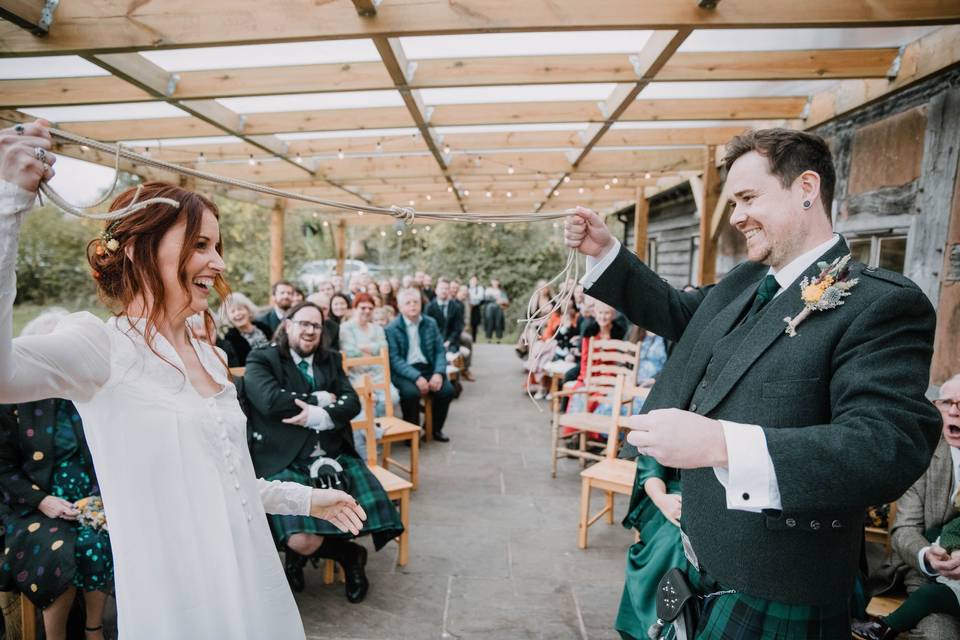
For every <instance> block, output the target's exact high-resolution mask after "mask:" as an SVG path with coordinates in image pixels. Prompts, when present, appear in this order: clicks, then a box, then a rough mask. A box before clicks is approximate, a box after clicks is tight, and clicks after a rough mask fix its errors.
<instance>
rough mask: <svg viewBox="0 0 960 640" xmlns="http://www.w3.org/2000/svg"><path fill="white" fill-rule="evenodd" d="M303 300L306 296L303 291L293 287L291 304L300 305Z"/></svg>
mask: <svg viewBox="0 0 960 640" xmlns="http://www.w3.org/2000/svg"><path fill="white" fill-rule="evenodd" d="M304 299H306V294H304V293H303V289H301V288H300V287H294V289H293V300H292V304H300V303H301V302H303V301H304ZM291 306H292V305H291Z"/></svg>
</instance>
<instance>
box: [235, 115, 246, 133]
mask: <svg viewBox="0 0 960 640" xmlns="http://www.w3.org/2000/svg"><path fill="white" fill-rule="evenodd" d="M246 128H247V116H245V115H242V114H241V115H240V118H239V120H238V122H237V133H243V130H244V129H246Z"/></svg>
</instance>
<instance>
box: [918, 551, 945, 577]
mask: <svg viewBox="0 0 960 640" xmlns="http://www.w3.org/2000/svg"><path fill="white" fill-rule="evenodd" d="M929 548H930V545H927V546H926V547H924V548H923V549H920V552H919V553H917V566H919V567H920V572H921V573H922V574H923V575H925V576H930V577H931V578H936V577H937V576H939V575H940V574H939V573H937V572H936V571H933V570H931V569H930V567H928V566H927V559H926V557H925V556H926V555H927V549H929Z"/></svg>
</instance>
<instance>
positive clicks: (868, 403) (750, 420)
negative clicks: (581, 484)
mask: <svg viewBox="0 0 960 640" xmlns="http://www.w3.org/2000/svg"><path fill="white" fill-rule="evenodd" d="M847 252H848V249H847V246H846V243H844V242H843V240H842V239H841V240H840V241H839V242H838V243H837V244H836V245H834V246H833V247H832V248H831V249H830V250H828V251H827V252H826V253H825V254H824V256H823V257H822V258H821V259H820V260H823V261H828V262H829V261H832V260H833V259H834V258H837V257H839V256H842V255H844V254H846V253H847ZM818 262H819V261H818ZM850 267H851V277H859V279H860V282H859V284H857V285H856V286H854V287H853V289H851V295H850V296H849V297H847V298H845V299H844V304H843V305H842V306H840V307H837V308H835V309H831V310H828V311H822V312H816V313H814V314H813V315H811V316H810V317H809V318H807V319H806V321H804V322H803V323H802V324H800V325H799V327H798V335H797V336H795V337H788V336H787V335H786V334H785V333H784V329H785V327H786V324H785V323H784V318H785V317H788V316H789V317H793V316H795V315H796V314H797V313H799V312H800V310H801V309H802V308H803V302H802V301H801V298H800V286H799V282H800V279H801V278H802V277H803V276H801V278H798V280H797V281H796V282H795V283H793V284H792V285H790V286H789V287H788V288H787V289H786V290H785V291H783V293H781V295H779V296H778V297H777V298H775V299H774V300H772V301H771V302H770V303H768V304H767V305H766V307H764V309H763V310H762V311H761V312H760V313H759V315H758V316H756V317H755V318H753V319H752V320H750V321H748V322H746V323H745V324H739V322H740V319H741V317H742V316H743V315H744V312H745V311H746V309H747V308H748V307H749V306H750V304H751V302H752V300H753V296H754V293H755V291H756V289H757V286H758V284H759V282H760V280H761V279H762V278H763V277H764V275H766V273H767V267H766V266H763V265H760V264H756V263H749V262H748V263H744V264H741V265H739V266H738V267H736V268H734V269H733V270H732V271H730V273H728V274H727V275H726V277H724V279H723V281H722V282H721V283H720V284H718V285H716V286H711V287H706V288H703V289H699V290H696V291H691V292H688V293H682V292H680V291H677V290H676V289H674V288H673V287H671V286H669V285H668V284H667V283H666V282H665V281H663V280H662V279H661V278H659V277H658V276H657V275H656V274H655V273H654V272H653V271H651V270H650V269H648V268H647V267H646V266H645V265H643V263H641V262H640V261H639V260H638V259H637V258H636V257H635V256H634V255H633V254H631V253H630V252H628V251H627V250H625V249H621V250H620V253H619V255H618V256H617V257H616V259H615V260H614V262H613V263H612V264H611V265H610V266H609V267H608V268H607V269H606V270H605V271H604V273H603V274H602V275H601V277H600V278H599V279H598V280H597V282H596V283H595V284H594V285H593V286H592V287H591V288H590V290H589V291H587V293H588V294H589V295H591V296H593V297H596V298H599V299H600V300H603V301H604V302H607V303H609V304H611V305H612V306H614V307H616V308H617V309H620V310H622V311H623V312H624V313H625V314H626V316H627V317H628V318H629V319H630V320H631V321H633V322H634V323H636V324H638V325H640V326H642V327H644V328H646V329H649V330H650V331H653V332H654V333H656V334H658V335H661V336H663V337H664V338H666V339H667V340H673V341H677V345H676V347H675V348H674V350H673V352H672V354H671V356H670V359H669V360H668V361H667V364H666V366H665V367H664V369H663V371H662V372H661V374H660V377H659V379H658V382H657V384H656V386H655V387H654V388H653V390H652V392H651V393H650V396H649V397H648V398H647V400H646V402H645V403H644V406H643V411H644V412H648V411H652V410H654V409H663V408H668V407H675V408H681V409H689V410H690V411H694V412H696V413H699V414H701V415H705V416H708V417H711V418H716V419H724V420H730V421H734V422H741V423H747V424H757V425H760V426H761V427H763V430H764V434H765V436H766V440H767V446H768V449H769V452H770V456H771V458H772V460H773V465H774V469H775V471H776V476H777V483H778V486H779V489H780V495H781V500H782V505H783V510H782V511H775V512H774V511H767V512H765V513H762V514H761V513H752V512H747V511H740V510H730V509H727V507H726V498H725V493H724V489H723V486H722V485H721V484H720V482H719V481H718V480H717V478H716V476H715V474H714V472H713V470H712V469H709V468H707V469H694V470H688V471H684V472H683V518H682V522H683V529H684V531H685V532H686V533H687V534H688V535H689V537H690V539H691V542H692V545H693V548H694V550H695V552H696V554H697V556H698V558H699V560H700V563H701V565H702V566H703V568H704V569H706V571H708V572H709V573H710V574H712V575H713V577H714V578H716V579H717V580H718V581H719V582H720V583H721V584H722V585H724V587H726V588H732V589H737V590H739V591H742V592H743V593H746V594H749V595H753V596H758V597H761V598H766V599H771V600H778V601H782V602H791V603H797V604H814V605H837V604H842V603H844V602H846V601H847V599H848V597H849V594H850V592H851V590H852V585H853V579H854V575H855V571H856V567H857V561H858V558H859V547H860V544H861V540H862V535H863V534H862V527H863V511H864V508H865V507H866V506H867V505H871V504H879V503H884V502H889V501H892V500H896V499H897V498H899V497H900V495H901V494H902V493H903V492H904V491H905V490H906V489H907V488H908V487H910V485H911V484H912V483H913V481H914V480H916V479H917V478H918V477H920V475H921V474H922V473H923V472H924V470H925V469H926V468H927V465H928V464H929V462H930V456H931V455H932V453H933V450H934V447H935V446H936V444H937V438H938V434H939V423H940V417H939V414H938V412H937V410H936V409H935V408H934V407H933V406H932V405H931V403H929V402H928V401H927V400H926V399H925V397H924V393H925V391H926V388H927V383H928V376H929V368H930V359H931V356H932V352H933V335H934V327H935V324H936V317H935V314H934V311H933V308H932V306H931V305H930V302H929V301H928V300H927V298H926V297H925V296H924V294H923V293H922V292H921V291H920V289H919V288H917V286H916V285H914V284H913V283H912V282H910V281H909V280H908V279H906V278H904V277H903V276H901V275H899V274H895V273H891V272H888V271H884V270H880V269H869V268H866V267H865V266H864V265H863V264H861V263H857V262H853V261H851V262H850ZM819 273H820V268H819V267H817V266H816V264H814V265H813V266H811V267H810V268H809V269H808V270H807V271H806V272H805V273H804V274H803V275H804V276H809V277H814V276H816V275H818V274H819ZM631 449H632V447H631ZM635 454H636V452H635V450H634V451H633V455H635Z"/></svg>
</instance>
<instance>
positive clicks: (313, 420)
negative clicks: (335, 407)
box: [306, 405, 336, 431]
mask: <svg viewBox="0 0 960 640" xmlns="http://www.w3.org/2000/svg"><path fill="white" fill-rule="evenodd" d="M306 426H307V428H308V429H313V430H314V431H329V430H331V429H333V428H334V427H335V426H336V425H335V424H334V423H333V418H331V417H330V414H329V413H327V410H326V409H321V408H320V407H314V406H313V405H311V406H309V407H308V408H307V424H306Z"/></svg>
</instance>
